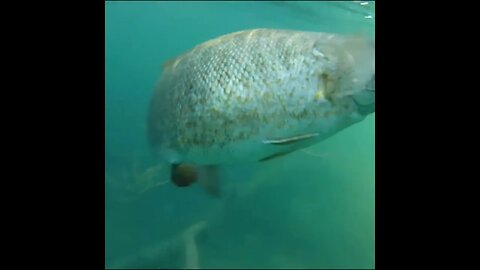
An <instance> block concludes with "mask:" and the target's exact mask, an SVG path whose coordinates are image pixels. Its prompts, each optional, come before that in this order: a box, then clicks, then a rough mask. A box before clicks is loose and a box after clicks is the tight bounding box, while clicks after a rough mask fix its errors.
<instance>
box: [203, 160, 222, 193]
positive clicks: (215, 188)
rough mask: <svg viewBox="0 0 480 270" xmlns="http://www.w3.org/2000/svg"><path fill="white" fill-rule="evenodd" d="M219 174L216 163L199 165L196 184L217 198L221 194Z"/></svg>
mask: <svg viewBox="0 0 480 270" xmlns="http://www.w3.org/2000/svg"><path fill="white" fill-rule="evenodd" d="M219 176H220V174H219V170H218V166H216V165H209V166H202V167H199V175H198V184H199V185H200V186H201V187H202V188H203V189H204V190H205V191H206V192H207V193H208V194H209V195H211V196H213V197H216V198H219V197H220V196H221V190H220V177H219Z"/></svg>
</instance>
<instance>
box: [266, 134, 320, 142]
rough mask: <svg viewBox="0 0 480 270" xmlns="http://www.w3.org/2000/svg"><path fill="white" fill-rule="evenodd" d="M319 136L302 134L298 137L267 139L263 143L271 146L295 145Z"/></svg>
mask: <svg viewBox="0 0 480 270" xmlns="http://www.w3.org/2000/svg"><path fill="white" fill-rule="evenodd" d="M318 135H319V134H318V133H307V134H302V135H297V136H292V137H287V138H279V139H267V140H263V143H264V144H271V145H289V144H294V143H298V142H302V141H305V140H309V139H312V138H315V137H317V136H318Z"/></svg>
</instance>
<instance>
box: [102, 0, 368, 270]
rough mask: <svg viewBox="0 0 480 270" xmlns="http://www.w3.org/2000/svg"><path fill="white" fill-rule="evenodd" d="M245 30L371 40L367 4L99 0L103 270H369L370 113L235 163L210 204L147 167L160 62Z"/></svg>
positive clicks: (158, 169) (198, 190)
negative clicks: (295, 147) (285, 151)
mask: <svg viewBox="0 0 480 270" xmlns="http://www.w3.org/2000/svg"><path fill="white" fill-rule="evenodd" d="M251 28H277V29H292V30H303V31H319V32H333V33H342V34H357V35H368V36H370V37H371V38H374V35H375V3H374V2H365V1H352V2H313V1H310V2H287V1H275V2H193V1H192V2H187V1H184V2H149V1H147V2H133V1H132V2H129V1H118V2H117V1H107V2H105V267H106V268H110V269H111V268H116V269H118V268H189V267H198V268H316V269H318V268H330V269H331V268H350V269H351V268H355V269H357V268H367V269H371V268H374V267H375V114H372V115H370V116H368V117H367V118H366V119H365V120H364V121H362V122H360V123H358V124H355V125H353V126H351V127H349V128H347V129H345V130H343V131H341V132H339V133H338V134H336V135H334V136H333V137H331V138H329V139H327V140H325V141H323V142H321V143H319V144H317V145H315V146H313V147H309V148H307V149H305V150H301V151H297V152H294V153H293V154H290V155H287V156H285V157H282V158H278V159H274V160H271V161H269V162H266V163H263V164H261V165H257V166H255V168H253V169H252V168H246V169H245V170H243V169H242V168H235V169H234V170H233V172H232V175H234V176H235V177H231V178H232V179H228V177H226V178H227V179H222V185H223V184H225V186H226V188H229V189H228V190H229V192H227V193H226V195H225V196H222V198H220V199H216V198H213V197H210V196H208V194H206V193H205V192H204V191H203V190H202V189H201V188H200V187H198V185H195V186H192V187H189V188H178V187H176V186H174V185H173V184H170V183H169V182H168V181H166V180H168V178H167V177H165V173H164V171H165V168H162V167H159V164H158V163H156V159H155V157H154V156H153V154H152V151H151V149H149V146H148V143H147V133H146V119H147V110H148V106H149V102H150V97H151V95H152V93H153V89H154V86H155V83H156V82H157V80H158V79H159V76H160V74H161V66H162V63H164V62H165V61H167V60H169V59H172V58H174V57H176V56H178V55H180V54H182V53H183V52H185V51H187V50H189V49H190V48H192V47H194V46H195V45H198V44H200V43H202V42H204V41H207V40H209V39H212V38H215V37H217V36H220V35H223V34H227V33H231V32H235V31H239V30H245V29H251ZM223 182H226V183H223ZM192 254H196V255H197V257H196V258H195V259H194V260H193V261H192ZM194 257H195V256H194Z"/></svg>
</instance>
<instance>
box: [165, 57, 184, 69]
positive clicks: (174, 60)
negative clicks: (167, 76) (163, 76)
mask: <svg viewBox="0 0 480 270" xmlns="http://www.w3.org/2000/svg"><path fill="white" fill-rule="evenodd" d="M179 61H180V56H177V57H174V58H171V59H168V60H167V61H165V62H163V64H162V68H163V69H168V68H172V67H175V66H176V65H177V64H178V62H179Z"/></svg>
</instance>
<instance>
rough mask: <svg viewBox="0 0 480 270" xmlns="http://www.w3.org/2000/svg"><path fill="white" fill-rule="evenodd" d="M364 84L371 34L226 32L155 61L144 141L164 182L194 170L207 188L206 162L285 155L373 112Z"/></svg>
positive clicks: (211, 184)
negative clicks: (157, 71)
mask: <svg viewBox="0 0 480 270" xmlns="http://www.w3.org/2000/svg"><path fill="white" fill-rule="evenodd" d="M374 85H375V42H374V40H371V39H368V38H365V37H354V36H342V35H337V34H330V33H317V32H302V31H290V30H274V29H254V30H246V31H240V32H236V33H231V34H228V35H224V36H220V37H218V38H216V39H213V40H210V41H207V42H205V43H202V44H200V45H198V46H196V47H194V48H193V49H192V50H190V51H189V52H187V53H185V54H183V55H181V56H179V57H177V58H175V59H173V60H171V61H169V62H167V63H166V64H165V65H164V70H163V73H162V76H161V78H160V81H159V83H158V85H157V87H156V90H155V92H154V95H153V97H152V100H151V104H150V111H149V118H148V133H149V139H150V143H151V145H152V147H153V148H154V149H155V152H156V153H157V154H158V155H159V156H160V158H161V159H162V160H163V161H164V162H167V163H169V164H171V165H172V170H171V178H172V181H173V182H174V183H176V184H177V185H178V186H188V185H190V184H191V183H193V182H195V181H196V180H197V179H198V180H201V179H202V178H204V179H205V181H204V182H203V183H204V184H205V183H207V184H206V186H207V189H210V191H212V193H215V192H216V191H215V189H216V185H217V183H216V179H215V178H216V176H215V168H216V165H221V164H228V163H241V162H257V161H264V160H268V159H271V158H274V157H277V156H280V155H285V154H288V153H290V152H292V151H295V150H298V149H301V148H304V147H307V146H310V145H312V144H315V143H318V142H320V141H322V140H324V139H326V138H328V137H330V136H332V135H334V134H335V133H337V132H339V131H340V130H342V129H344V128H346V127H348V126H350V125H352V124H354V123H357V122H359V121H361V120H363V119H364V118H365V117H366V116H367V115H368V114H370V113H373V112H374V111H375V86H374ZM199 169H200V170H199ZM202 170H203V172H202Z"/></svg>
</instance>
